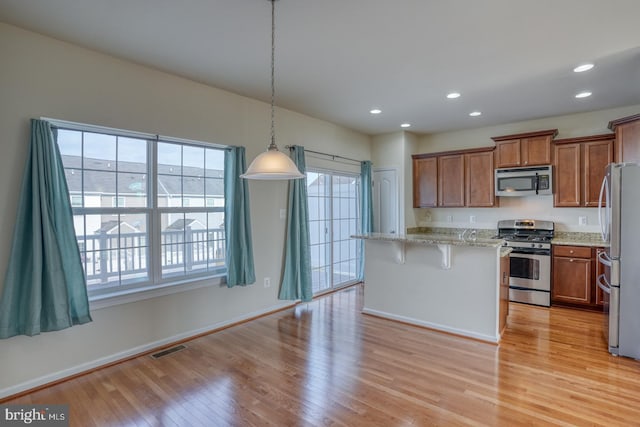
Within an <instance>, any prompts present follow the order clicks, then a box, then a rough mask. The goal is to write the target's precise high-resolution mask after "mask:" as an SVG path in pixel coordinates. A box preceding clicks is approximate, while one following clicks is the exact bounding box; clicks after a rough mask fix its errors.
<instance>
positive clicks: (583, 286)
mask: <svg viewBox="0 0 640 427" xmlns="http://www.w3.org/2000/svg"><path fill="white" fill-rule="evenodd" d="M551 299H552V300H553V301H557V302H568V303H572V304H585V305H588V304H590V303H591V258H589V259H584V258H567V257H557V256H556V257H553V287H552V291H551Z"/></svg>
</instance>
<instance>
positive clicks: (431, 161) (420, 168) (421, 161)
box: [413, 157, 438, 208]
mask: <svg viewBox="0 0 640 427" xmlns="http://www.w3.org/2000/svg"><path fill="white" fill-rule="evenodd" d="M435 206H438V158H437V157H425V158H415V157H414V158H413V207H414V208H431V207H435Z"/></svg>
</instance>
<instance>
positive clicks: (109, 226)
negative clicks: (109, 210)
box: [94, 220, 140, 234]
mask: <svg viewBox="0 0 640 427" xmlns="http://www.w3.org/2000/svg"><path fill="white" fill-rule="evenodd" d="M118 225H119V226H120V232H121V233H131V232H134V233H135V232H139V231H140V230H138V229H137V228H136V227H134V226H133V225H131V224H129V223H127V222H125V221H116V220H111V221H105V222H103V223H102V224H101V225H100V228H98V229H97V230H96V231H94V233H95V234H112V233H116V232H118ZM126 228H129V230H126Z"/></svg>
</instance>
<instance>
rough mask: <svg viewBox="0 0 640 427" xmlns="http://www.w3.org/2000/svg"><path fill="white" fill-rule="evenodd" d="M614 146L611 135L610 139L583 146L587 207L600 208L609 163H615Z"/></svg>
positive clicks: (585, 203)
mask: <svg viewBox="0 0 640 427" xmlns="http://www.w3.org/2000/svg"><path fill="white" fill-rule="evenodd" d="M613 145H614V139H613V138H611V135H609V138H608V139H605V140H602V141H591V142H585V143H584V144H583V146H582V147H583V153H584V156H583V160H584V162H583V165H582V176H583V182H584V193H583V194H584V199H583V201H584V205H585V206H598V203H599V197H600V187H601V186H602V180H603V179H604V174H605V169H606V168H607V165H608V164H609V163H611V162H613Z"/></svg>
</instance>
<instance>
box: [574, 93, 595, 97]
mask: <svg viewBox="0 0 640 427" xmlns="http://www.w3.org/2000/svg"><path fill="white" fill-rule="evenodd" d="M587 96H591V92H580V93H579V94H577V95H576V98H586V97H587Z"/></svg>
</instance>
